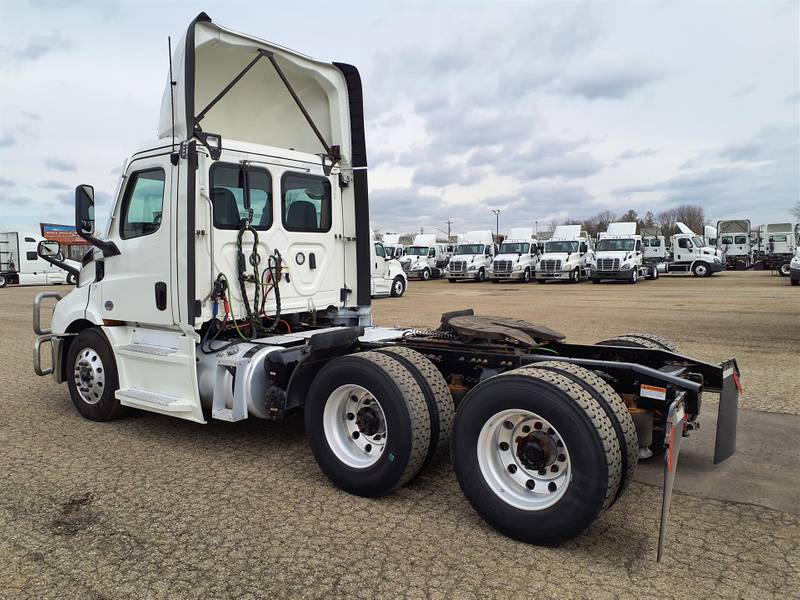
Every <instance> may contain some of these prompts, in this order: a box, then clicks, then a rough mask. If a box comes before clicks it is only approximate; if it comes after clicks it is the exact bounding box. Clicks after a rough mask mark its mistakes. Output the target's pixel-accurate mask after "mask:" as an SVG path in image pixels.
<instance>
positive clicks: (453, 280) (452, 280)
mask: <svg viewBox="0 0 800 600" xmlns="http://www.w3.org/2000/svg"><path fill="white" fill-rule="evenodd" d="M447 281H449V282H450V283H455V282H456V280H455V279H448V280H447Z"/></svg>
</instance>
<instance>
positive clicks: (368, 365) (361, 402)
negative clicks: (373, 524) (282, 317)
mask: <svg viewBox="0 0 800 600" xmlns="http://www.w3.org/2000/svg"><path fill="white" fill-rule="evenodd" d="M305 425H306V436H307V438H308V443H309V445H310V446H311V451H312V452H313V454H314V458H315V459H316V460H317V464H318V465H319V467H320V469H321V470H322V472H323V473H325V475H327V476H328V478H329V479H330V480H331V481H332V482H333V484H334V485H336V487H338V488H340V489H343V490H345V491H346V492H350V493H351V494H356V495H359V496H368V497H377V496H382V495H384V494H387V493H389V492H390V491H391V490H393V489H394V488H396V487H398V486H401V485H403V484H404V483H406V482H407V481H409V480H410V479H411V478H413V477H414V476H415V475H416V474H417V473H418V472H419V470H420V468H421V467H422V465H423V464H424V462H425V459H426V458H427V455H428V453H429V446H430V435H431V431H430V414H429V412H428V405H427V403H426V401H425V396H424V394H423V392H422V390H421V389H420V386H419V384H418V383H417V382H416V381H415V379H414V377H413V375H412V374H411V372H409V370H408V369H406V368H405V367H404V366H403V365H402V364H401V363H400V362H398V361H397V360H395V359H394V358H391V357H389V356H386V355H384V354H381V353H378V352H362V353H358V354H351V355H349V356H342V357H340V358H336V359H334V360H332V361H330V362H328V363H327V364H326V365H325V366H324V367H322V369H320V371H319V373H318V374H317V376H316V377H315V378H314V381H313V382H312V384H311V388H310V390H309V393H308V400H307V402H306V405H305Z"/></svg>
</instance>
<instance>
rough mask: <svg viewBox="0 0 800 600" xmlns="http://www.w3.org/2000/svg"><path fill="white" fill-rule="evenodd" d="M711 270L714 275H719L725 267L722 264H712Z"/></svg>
mask: <svg viewBox="0 0 800 600" xmlns="http://www.w3.org/2000/svg"><path fill="white" fill-rule="evenodd" d="M708 266H709V268H710V269H711V272H712V273H719V272H720V271H722V270H723V269H724V268H725V265H723V264H722V263H716V262H710V263H708Z"/></svg>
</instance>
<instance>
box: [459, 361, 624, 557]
mask: <svg viewBox="0 0 800 600" xmlns="http://www.w3.org/2000/svg"><path fill="white" fill-rule="evenodd" d="M451 448H452V461H453V467H454V470H455V473H456V477H457V479H458V482H459V485H460V486H461V489H462V490H463V492H464V494H465V495H466V497H467V499H468V500H469V502H470V504H471V505H472V506H473V508H474V509H475V510H476V511H477V512H478V513H479V514H480V515H481V516H482V517H483V518H484V519H485V520H486V521H487V522H488V523H489V524H490V525H492V526H493V527H494V528H495V529H497V530H498V531H500V532H501V533H503V534H505V535H507V536H509V537H511V538H514V539H517V540H520V541H523V542H528V543H535V544H546V545H551V544H558V543H560V542H563V541H565V540H568V539H570V538H572V537H575V536H576V535H578V534H580V533H581V532H582V531H584V530H585V529H586V528H587V527H588V526H589V525H590V524H591V523H592V522H593V521H594V520H595V519H596V518H597V516H598V515H599V514H600V513H601V512H602V511H603V510H605V509H606V508H608V507H609V506H610V505H611V504H612V503H613V502H614V500H615V499H616V497H617V493H618V491H619V488H620V482H621V479H622V454H621V450H620V443H619V439H618V436H617V434H616V432H615V429H614V427H613V424H612V422H611V420H610V419H609V417H608V415H607V414H606V412H605V410H603V408H602V407H601V406H600V405H599V404H598V402H597V400H596V399H595V398H594V397H593V396H592V395H591V394H589V393H588V392H587V391H586V390H585V389H583V388H582V387H581V386H577V385H575V383H574V382H573V381H571V380H570V379H569V378H567V377H566V376H565V375H563V374H561V373H557V372H553V371H549V370H546V369H540V368H536V367H523V368H521V369H515V370H513V371H509V372H508V373H504V374H502V375H498V376H495V377H492V378H490V379H487V380H485V381H484V382H482V383H480V384H478V385H477V386H476V387H474V388H473V389H472V390H471V391H470V392H469V393H468V394H467V396H466V397H465V398H464V400H463V401H462V403H461V405H460V406H459V408H458V412H457V413H456V420H455V425H454V427H453V438H452V441H451Z"/></svg>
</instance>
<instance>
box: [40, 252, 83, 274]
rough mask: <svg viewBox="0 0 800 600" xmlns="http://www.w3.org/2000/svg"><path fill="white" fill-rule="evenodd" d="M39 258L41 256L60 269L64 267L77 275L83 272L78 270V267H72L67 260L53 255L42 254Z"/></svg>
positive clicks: (68, 271)
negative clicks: (64, 260)
mask: <svg viewBox="0 0 800 600" xmlns="http://www.w3.org/2000/svg"><path fill="white" fill-rule="evenodd" d="M39 258H41V259H42V260H46V261H47V262H49V263H50V264H51V265H53V266H56V267H58V268H59V269H64V270H65V271H66V272H67V273H71V274H72V275H74V276H75V277H80V274H81V272H80V271H78V269H76V268H75V267H71V266H70V265H68V264H67V263H65V262H62V261H60V260H58V259H56V258H53V257H52V256H42V255H41V254H40V255H39Z"/></svg>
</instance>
